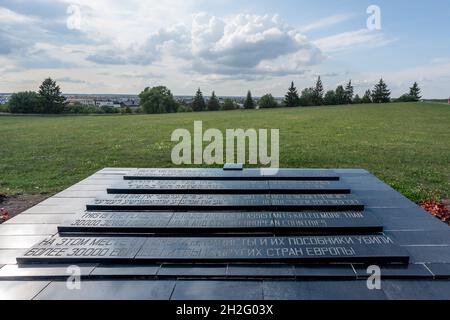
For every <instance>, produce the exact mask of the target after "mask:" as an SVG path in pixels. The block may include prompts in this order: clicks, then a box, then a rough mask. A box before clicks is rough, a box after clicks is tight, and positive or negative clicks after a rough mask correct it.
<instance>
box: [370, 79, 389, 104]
mask: <svg viewBox="0 0 450 320" xmlns="http://www.w3.org/2000/svg"><path fill="white" fill-rule="evenodd" d="M390 96H391V91H389V90H388V87H387V85H386V83H385V82H384V81H383V78H381V79H380V81H379V82H378V83H377V84H376V85H375V87H374V88H373V90H372V102H373V103H386V102H390V101H391V98H390Z"/></svg>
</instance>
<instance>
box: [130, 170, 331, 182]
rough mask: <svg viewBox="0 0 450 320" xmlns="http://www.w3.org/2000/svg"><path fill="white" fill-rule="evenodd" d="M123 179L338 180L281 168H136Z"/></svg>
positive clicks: (317, 172) (319, 173) (322, 172)
mask: <svg viewBox="0 0 450 320" xmlns="http://www.w3.org/2000/svg"><path fill="white" fill-rule="evenodd" d="M124 179H125V180H137V179H144V180H148V179H153V180H156V179H163V180H169V179H175V180H179V179H189V180H215V179H217V180H246V179H249V180H258V179H263V180H272V179H273V180H339V175H338V174H336V173H334V172H332V171H327V170H282V169H271V168H268V169H244V170H222V169H195V168H187V169H138V170H136V171H134V172H132V173H129V174H127V175H125V176H124Z"/></svg>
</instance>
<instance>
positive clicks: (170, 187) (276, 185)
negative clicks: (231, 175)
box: [107, 180, 350, 194]
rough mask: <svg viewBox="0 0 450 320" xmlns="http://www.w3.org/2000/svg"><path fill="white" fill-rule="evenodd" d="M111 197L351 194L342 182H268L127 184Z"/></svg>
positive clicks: (122, 184)
mask: <svg viewBox="0 0 450 320" xmlns="http://www.w3.org/2000/svg"><path fill="white" fill-rule="evenodd" d="M107 191H108V193H110V194H117V193H132V194H161V193H169V194H177V193H183V194H189V193H193V194H197V193H199V194H201V193H214V194H221V193H225V194H258V193H262V194H266V193H299V194H309V193H313V194H314V193H322V194H324V193H336V194H339V193H350V188H349V187H348V186H346V185H344V184H342V183H341V182H338V181H327V180H319V181H291V180H289V181H271V180H269V181H266V180H242V181H238V180H126V181H124V182H122V183H120V184H118V185H115V186H112V187H109V188H107Z"/></svg>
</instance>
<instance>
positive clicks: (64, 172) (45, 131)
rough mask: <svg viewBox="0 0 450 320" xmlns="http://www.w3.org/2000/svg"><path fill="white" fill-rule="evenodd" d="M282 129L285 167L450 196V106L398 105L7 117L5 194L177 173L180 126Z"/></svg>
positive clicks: (1, 123)
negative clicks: (135, 171) (148, 171)
mask: <svg viewBox="0 0 450 320" xmlns="http://www.w3.org/2000/svg"><path fill="white" fill-rule="evenodd" d="M194 120H203V122H204V123H203V127H204V130H205V129H206V128H208V127H212V128H219V129H222V130H224V129H225V128H279V129H280V164H281V166H282V167H323V168H327V167H360V168H366V169H368V170H369V171H371V172H372V173H374V174H375V175H377V176H378V177H380V178H381V179H383V180H384V181H386V182H387V183H389V184H390V185H392V186H393V187H394V188H396V189H397V190H399V191H401V192H402V193H403V194H405V195H406V196H408V197H410V198H411V199H414V200H419V199H424V198H426V197H429V196H430V195H432V194H437V195H438V196H440V197H449V196H450V164H449V163H450V107H449V106H447V105H442V104H434V103H417V104H411V103H398V104H387V105H355V106H340V107H316V108H292V109H271V110H249V111H240V110H239V111H226V112H204V113H184V114H165V115H140V116H79V117H76V116H71V117H69V116H61V117H28V116H21V117H12V116H8V117H0V130H1V135H2V138H1V147H0V150H1V158H0V192H6V193H16V192H27V193H33V192H55V191H58V190H61V189H63V188H65V187H67V186H69V185H70V184H73V183H75V182H77V181H79V180H80V179H82V178H84V177H86V176H87V175H89V174H91V173H93V172H94V171H96V170H98V169H100V168H103V167H170V166H172V163H171V160H170V153H171V149H172V146H173V145H174V143H172V142H171V141H170V134H171V132H172V131H173V130H174V129H176V128H188V129H189V130H190V131H192V128H193V121H194Z"/></svg>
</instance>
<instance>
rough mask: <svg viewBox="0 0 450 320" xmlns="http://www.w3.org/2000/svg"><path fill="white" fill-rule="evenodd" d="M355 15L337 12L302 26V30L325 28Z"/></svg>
mask: <svg viewBox="0 0 450 320" xmlns="http://www.w3.org/2000/svg"><path fill="white" fill-rule="evenodd" d="M353 16H354V15H353V14H335V15H332V16H329V17H326V18H323V19H320V20H317V21H314V22H313V23H310V24H307V25H306V26H304V27H302V28H301V29H300V30H301V31H302V32H311V31H314V30H318V29H323V28H326V27H330V26H333V25H336V24H339V23H341V22H344V21H347V20H349V19H351V18H352V17H353Z"/></svg>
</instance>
